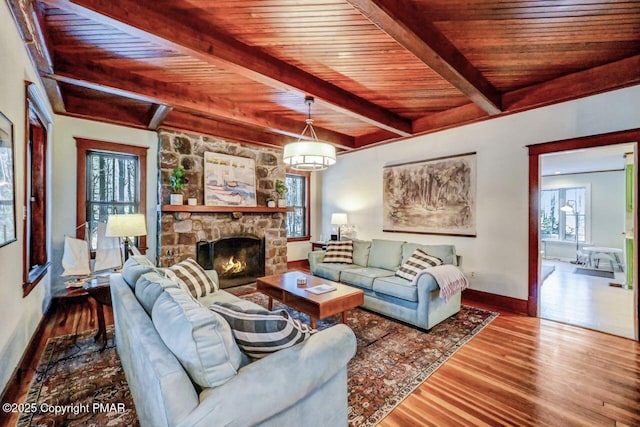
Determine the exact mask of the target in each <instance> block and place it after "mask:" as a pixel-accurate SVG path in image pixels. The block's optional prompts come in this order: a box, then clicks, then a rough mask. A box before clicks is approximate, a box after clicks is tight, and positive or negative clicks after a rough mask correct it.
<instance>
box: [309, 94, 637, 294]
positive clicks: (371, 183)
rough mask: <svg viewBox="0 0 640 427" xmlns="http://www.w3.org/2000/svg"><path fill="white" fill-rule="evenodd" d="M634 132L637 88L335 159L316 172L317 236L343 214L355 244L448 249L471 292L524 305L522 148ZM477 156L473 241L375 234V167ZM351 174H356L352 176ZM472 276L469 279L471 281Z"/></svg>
mask: <svg viewBox="0 0 640 427" xmlns="http://www.w3.org/2000/svg"><path fill="white" fill-rule="evenodd" d="M638 127H640V86H635V87H632V88H627V89H622V90H618V91H613V92H608V93H604V94H600V95H596V96H592V97H589V98H583V99H579V100H576V101H570V102H565V103H562V104H557V105H553V106H549V107H545V108H541V109H537V110H532V111H527V112H523V113H519V114H512V115H509V116H505V117H501V118H497V119H493V120H488V121H484V122H481V123H476V124H471V125H467V126H463V127H459V128H456V129H450V130H446V131H442V132H437V133H433V134H429V135H424V136H418V137H415V138H411V139H408V140H403V141H400V142H397V143H393V144H386V145H382V146H380V147H376V148H370V149H365V150H362V151H357V152H352V153H347V154H343V155H340V156H339V157H338V161H337V164H336V165H334V166H332V167H331V168H329V169H328V170H327V171H325V172H323V184H322V202H323V203H322V213H321V221H322V225H321V229H322V233H325V234H328V233H329V232H330V231H331V225H330V216H331V213H332V212H347V213H348V214H349V222H350V223H352V224H354V225H355V226H356V231H357V237H359V238H362V239H371V238H385V239H394V240H398V239H402V240H407V241H412V242H421V243H435V244H437V243H452V244H454V245H456V248H457V251H458V253H459V254H460V255H462V257H463V261H462V262H463V264H462V267H463V270H464V271H465V272H466V273H468V276H469V279H470V282H471V287H472V288H473V289H477V290H480V291H484V292H490V293H495V294H498V295H504V296H508V297H513V298H519V299H527V295H528V284H527V268H528V259H527V258H528V246H527V242H528V182H529V177H528V150H527V148H526V146H527V145H531V144H539V143H544V142H549V141H556V140H561V139H567V138H574V137H580V136H587V135H593V134H599V133H606V132H613V131H618V130H624V129H631V128H638ZM472 151H475V152H477V169H478V172H477V183H478V189H477V200H478V208H477V214H478V215H477V237H475V238H469V237H454V236H435V235H420V234H408V233H384V232H382V168H383V167H384V166H385V165H392V164H398V163H403V162H409V161H416V160H422V159H430V158H437V157H442V156H449V155H455V154H461V153H468V152H472ZM354 171H357V172H354ZM471 273H473V274H471Z"/></svg>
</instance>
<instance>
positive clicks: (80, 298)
mask: <svg viewBox="0 0 640 427" xmlns="http://www.w3.org/2000/svg"><path fill="white" fill-rule="evenodd" d="M55 299H56V301H57V303H58V304H59V307H60V310H62V312H63V313H64V314H63V317H62V320H60V323H58V325H59V326H63V325H64V324H66V323H67V317H68V315H69V305H70V304H71V303H80V304H84V303H86V302H88V301H89V292H87V291H86V290H85V289H84V288H65V292H64V293H61V294H59V295H56V296H55ZM90 313H92V314H91V318H90V319H89V325H90V326H93V324H94V319H93V310H91V311H90Z"/></svg>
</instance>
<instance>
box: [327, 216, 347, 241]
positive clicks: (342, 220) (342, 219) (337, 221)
mask: <svg viewBox="0 0 640 427" xmlns="http://www.w3.org/2000/svg"><path fill="white" fill-rule="evenodd" d="M331 224H332V225H337V226H338V240H340V228H341V227H342V226H343V225H347V224H348V221H347V214H346V213H334V214H331Z"/></svg>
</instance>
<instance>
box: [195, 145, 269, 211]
mask: <svg viewBox="0 0 640 427" xmlns="http://www.w3.org/2000/svg"><path fill="white" fill-rule="evenodd" d="M204 204H205V205H206V206H257V199H256V163H255V160H253V159H248V158H246V157H238V156H230V155H228V154H220V153H213V152H206V153H204Z"/></svg>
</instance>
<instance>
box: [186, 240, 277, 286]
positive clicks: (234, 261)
mask: <svg viewBox="0 0 640 427" xmlns="http://www.w3.org/2000/svg"><path fill="white" fill-rule="evenodd" d="M196 255H197V261H198V263H199V264H200V265H201V266H202V267H203V268H205V269H206V270H216V272H217V273H218V278H219V280H220V282H219V284H220V288H230V287H232V286H238V285H244V284H247V283H252V282H255V280H256V279H257V278H258V277H262V276H264V256H265V254H264V239H260V238H258V237H257V236H229V237H223V238H222V239H219V240H216V241H213V242H206V241H202V242H198V243H197V244H196Z"/></svg>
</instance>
